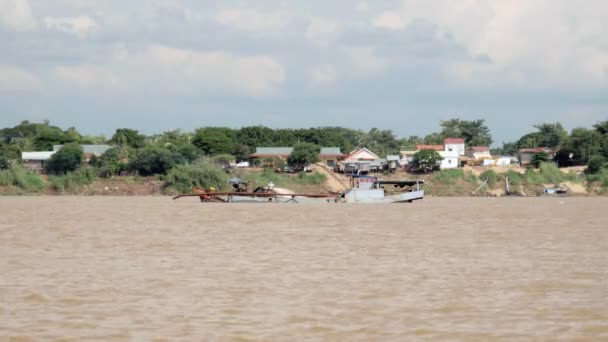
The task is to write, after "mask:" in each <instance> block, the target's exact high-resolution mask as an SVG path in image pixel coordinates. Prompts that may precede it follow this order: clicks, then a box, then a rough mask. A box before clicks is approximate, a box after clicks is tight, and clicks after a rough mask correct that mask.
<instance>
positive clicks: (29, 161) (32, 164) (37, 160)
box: [21, 151, 57, 172]
mask: <svg viewBox="0 0 608 342" xmlns="http://www.w3.org/2000/svg"><path fill="white" fill-rule="evenodd" d="M55 152H57V151H40V152H21V160H23V167H24V168H25V169H26V170H29V171H34V172H42V170H43V169H44V163H45V162H46V161H47V160H49V159H51V157H52V156H53V154H55Z"/></svg>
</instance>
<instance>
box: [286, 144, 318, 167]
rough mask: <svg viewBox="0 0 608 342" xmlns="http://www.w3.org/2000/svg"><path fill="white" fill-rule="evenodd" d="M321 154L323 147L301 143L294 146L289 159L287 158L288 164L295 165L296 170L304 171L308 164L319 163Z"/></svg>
mask: <svg viewBox="0 0 608 342" xmlns="http://www.w3.org/2000/svg"><path fill="white" fill-rule="evenodd" d="M320 152H321V147H319V146H318V145H315V144H310V143H299V144H297V145H296V146H294V148H293V151H292V152H291V154H290V155H289V158H287V162H288V163H289V164H292V165H294V166H295V167H296V169H303V168H304V166H306V165H307V164H312V163H316V162H318V161H319V153H320Z"/></svg>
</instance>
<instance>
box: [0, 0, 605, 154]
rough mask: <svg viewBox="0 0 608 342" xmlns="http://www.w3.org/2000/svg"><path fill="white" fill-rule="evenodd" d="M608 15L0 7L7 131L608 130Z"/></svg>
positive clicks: (386, 0)
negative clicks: (46, 127)
mask: <svg viewBox="0 0 608 342" xmlns="http://www.w3.org/2000/svg"><path fill="white" fill-rule="evenodd" d="M607 17H608V1H605V0H586V1H585V2H584V3H583V2H576V1H571V0H496V1H489V0H488V1H486V0H459V1H453V0H417V1H413V0H402V1H399V0H373V1H372V0H332V1H322V0H307V1H273V0H255V1H246V0H240V1H233V0H222V1H210V0H172V1H169V0H129V1H124V0H121V1H118V0H105V1H99V0H53V1H49V0H0V127H9V126H13V125H16V124H18V123H19V122H21V121H22V120H30V121H36V122H39V121H42V120H45V119H48V120H50V121H51V123H52V124H54V125H58V126H60V127H63V128H67V127H70V126H74V127H76V128H77V129H78V130H79V131H81V132H83V133H86V134H106V135H111V134H112V132H113V131H114V130H115V129H116V128H120V127H130V128H135V129H139V130H140V131H141V132H143V133H146V134H152V133H160V132H163V131H166V130H169V129H178V128H179V129H183V130H186V131H191V130H193V129H194V128H196V127H202V126H226V127H232V128H238V127H242V126H248V125H265V126H268V127H272V128H301V127H321V126H343V127H349V128H355V129H363V130H368V129H370V128H372V127H377V128H381V129H391V130H393V132H394V133H395V134H396V135H397V136H399V137H407V136H410V135H420V136H423V135H426V134H428V133H431V132H433V131H438V130H439V122H440V121H441V120H447V119H450V118H454V117H458V118H461V119H468V120H473V119H485V120H486V123H487V125H488V126H489V127H490V129H491V132H492V134H493V136H494V140H495V145H496V144H500V143H501V142H503V141H512V140H515V139H517V138H518V137H520V136H521V135H523V134H525V133H528V132H531V131H533V130H534V128H533V127H532V125H534V124H537V123H541V122H555V121H559V122H561V123H562V124H563V125H564V126H565V127H566V128H567V129H572V128H574V127H581V126H582V127H590V126H592V125H593V124H595V123H597V122H598V121H602V120H608V21H607V20H606V18H607Z"/></svg>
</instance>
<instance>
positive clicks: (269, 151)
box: [251, 147, 293, 157]
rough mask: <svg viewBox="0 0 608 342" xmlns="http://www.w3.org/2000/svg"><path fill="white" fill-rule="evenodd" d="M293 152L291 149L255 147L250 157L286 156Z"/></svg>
mask: <svg viewBox="0 0 608 342" xmlns="http://www.w3.org/2000/svg"><path fill="white" fill-rule="evenodd" d="M291 152H293V147H256V148H255V153H254V154H252V155H251V156H252V157H272V156H288V155H290V154H291Z"/></svg>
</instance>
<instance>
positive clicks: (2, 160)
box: [0, 148, 10, 170]
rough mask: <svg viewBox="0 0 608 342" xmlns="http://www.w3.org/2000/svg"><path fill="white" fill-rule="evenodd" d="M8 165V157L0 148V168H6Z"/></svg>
mask: <svg viewBox="0 0 608 342" xmlns="http://www.w3.org/2000/svg"><path fill="white" fill-rule="evenodd" d="M9 166H10V163H9V161H8V158H7V157H6V155H5V152H4V150H3V149H1V148H0V170H3V169H8V168H9Z"/></svg>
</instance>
